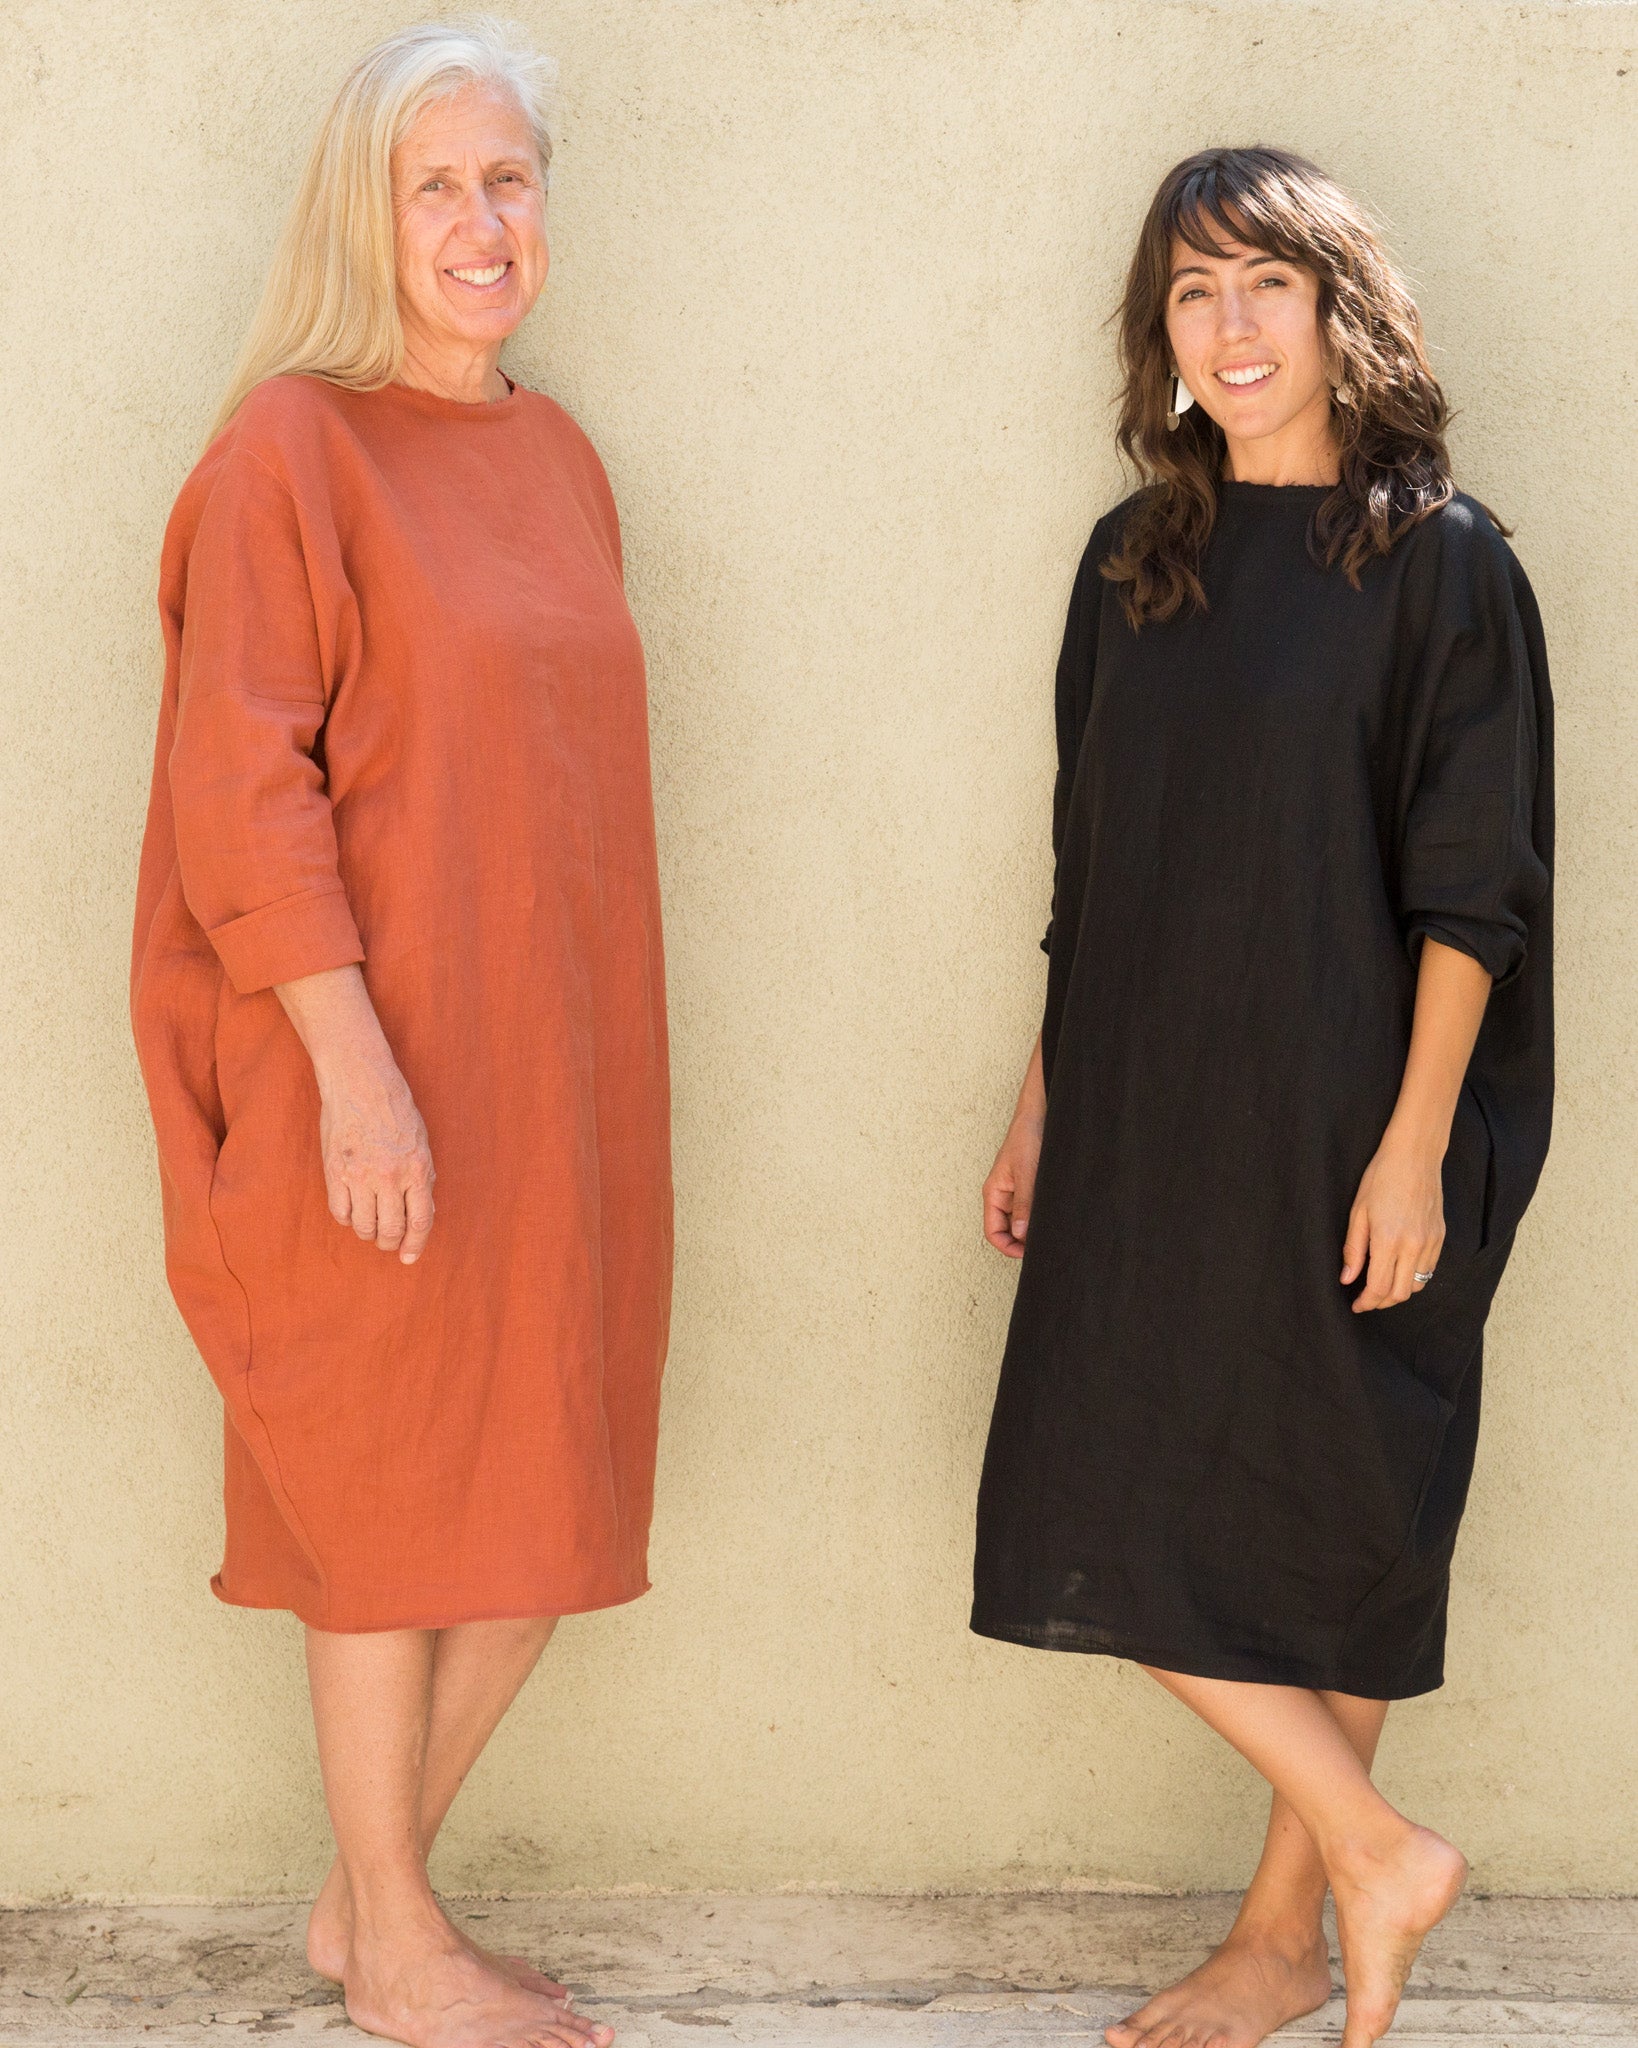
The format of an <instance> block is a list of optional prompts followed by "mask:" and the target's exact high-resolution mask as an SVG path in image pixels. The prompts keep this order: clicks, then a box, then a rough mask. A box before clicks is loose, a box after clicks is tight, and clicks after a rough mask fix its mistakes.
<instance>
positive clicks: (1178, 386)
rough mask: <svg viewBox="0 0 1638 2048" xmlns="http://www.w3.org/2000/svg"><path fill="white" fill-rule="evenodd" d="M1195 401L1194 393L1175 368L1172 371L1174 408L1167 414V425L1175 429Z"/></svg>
mask: <svg viewBox="0 0 1638 2048" xmlns="http://www.w3.org/2000/svg"><path fill="white" fill-rule="evenodd" d="M1193 403H1194V393H1193V392H1192V391H1191V390H1190V389H1189V387H1188V385H1187V384H1185V383H1184V382H1183V378H1182V375H1181V374H1180V372H1178V371H1176V370H1174V371H1173V372H1172V409H1171V411H1170V412H1169V413H1167V415H1166V425H1167V427H1168V428H1169V429H1171V430H1174V431H1175V429H1176V427H1177V423H1178V421H1179V420H1180V419H1181V418H1182V417H1183V415H1184V414H1185V413H1186V412H1187V411H1188V409H1189V407H1190V406H1191V405H1193Z"/></svg>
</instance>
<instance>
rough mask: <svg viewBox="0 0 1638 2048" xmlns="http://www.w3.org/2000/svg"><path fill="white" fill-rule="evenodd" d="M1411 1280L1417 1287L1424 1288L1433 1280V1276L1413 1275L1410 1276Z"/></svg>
mask: <svg viewBox="0 0 1638 2048" xmlns="http://www.w3.org/2000/svg"><path fill="white" fill-rule="evenodd" d="M1411 1278H1412V1279H1413V1280H1414V1281H1415V1282H1416V1284H1417V1286H1418V1287H1426V1285H1427V1284H1428V1282H1429V1281H1430V1280H1431V1279H1432V1278H1433V1275H1432V1274H1431V1273H1413V1274H1412V1275H1411Z"/></svg>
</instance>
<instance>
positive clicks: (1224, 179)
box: [1103, 146, 1506, 626]
mask: <svg viewBox="0 0 1638 2048" xmlns="http://www.w3.org/2000/svg"><path fill="white" fill-rule="evenodd" d="M1174 237H1178V238H1181V239H1182V240H1183V241H1184V242H1186V243H1187V244H1188V246H1189V247H1190V248H1191V249H1197V250H1199V251H1200V252H1201V254H1202V255H1207V256H1223V255H1226V254H1227V253H1228V251H1227V248H1226V247H1225V244H1227V243H1229V242H1238V243H1242V244H1244V245H1246V246H1248V247H1252V248H1255V249H1257V250H1260V251H1262V252H1263V253H1265V254H1267V255H1270V256H1278V257H1281V258H1282V259H1284V260H1285V261H1286V262H1288V263H1295V264H1300V265H1301V266H1302V267H1303V268H1304V269H1306V270H1308V271H1311V272H1312V273H1313V275H1314V276H1315V277H1316V278H1317V279H1318V280H1319V306H1318V313H1319V327H1320V336H1321V339H1322V342H1323V344H1324V346H1325V350H1326V354H1327V358H1328V367H1329V369H1330V373H1331V381H1332V383H1333V384H1340V385H1341V386H1342V387H1343V388H1344V390H1345V391H1346V393H1347V394H1348V399H1349V402H1348V403H1346V404H1343V403H1341V402H1339V401H1338V400H1336V399H1335V398H1333V400H1332V403H1331V417H1332V424H1333V427H1334V429H1335V432H1336V436H1337V441H1338V443H1339V445H1340V448H1341V453H1342V478H1341V481H1340V482H1339V483H1338V485H1337V487H1336V489H1335V490H1334V491H1332V493H1331V494H1330V496H1329V497H1328V498H1325V499H1324V500H1322V502H1321V504H1320V506H1319V509H1318V510H1317V512H1316V513H1315V515H1314V522H1313V527H1312V529H1311V532H1310V535H1309V546H1310V549H1311V550H1312V552H1313V554H1314V557H1315V559H1316V560H1317V561H1319V562H1322V563H1323V564H1324V565H1325V566H1326V567H1327V568H1340V569H1341V570H1342V573H1343V574H1344V575H1345V576H1346V577H1347V579H1348V581H1349V582H1350V583H1351V584H1353V585H1354V586H1355V588H1356V589H1357V588H1358V586H1359V578H1360V571H1361V570H1362V569H1363V568H1364V567H1365V565H1366V564H1367V563H1368V562H1369V561H1370V560H1371V559H1372V558H1373V557H1374V556H1377V555H1385V554H1387V553H1388V552H1389V551H1390V549H1391V548H1392V547H1393V546H1394V544H1395V542H1396V541H1398V540H1399V539H1400V538H1401V536H1402V535H1404V534H1405V533H1407V532H1409V530H1410V529H1411V527H1413V526H1415V525H1416V524H1417V523H1418V521H1420V520H1423V519H1426V518H1427V517H1428V515H1429V514H1430V513H1433V512H1437V511H1438V510H1439V508H1440V506H1442V505H1445V504H1448V503H1449V501H1450V499H1451V498H1452V497H1453V496H1454V494H1455V489H1456V486H1455V484H1454V483H1453V482H1452V480H1451V474H1450V457H1449V454H1448V453H1447V451H1446V448H1445V426H1446V423H1447V421H1448V419H1449V417H1450V411H1449V407H1448V406H1447V405H1446V403H1445V395H1444V393H1443V392H1442V391H1441V390H1440V388H1439V384H1438V380H1437V379H1436V378H1435V376H1434V374H1433V371H1432V370H1431V369H1430V368H1429V366H1428V359H1427V352H1426V350H1425V348H1424V347H1423V343H1422V321H1421V316H1420V315H1419V314H1418V312H1417V310H1416V302H1415V300H1414V299H1412V297H1411V295H1410V292H1409V290H1408V289H1407V287H1406V285H1405V282H1404V280H1403V278H1401V277H1400V275H1399V273H1398V271H1397V270H1396V269H1395V268H1394V266H1393V264H1392V263H1391V262H1390V261H1389V259H1388V256H1387V253H1386V251H1385V250H1384V249H1383V247H1382V243H1381V240H1380V238H1379V237H1378V234H1377V231H1376V229H1375V227H1374V226H1373V225H1372V223H1371V222H1370V221H1369V220H1368V219H1367V217H1366V216H1365V214H1364V213H1363V211H1362V210H1361V209H1360V208H1359V207H1358V206H1357V205H1355V203H1354V201H1353V200H1352V199H1350V198H1349V196H1348V195H1347V193H1346V192H1344V191H1343V190H1342V188H1341V186H1339V185H1338V184H1337V183H1336V182H1335V180H1334V179H1332V178H1330V177H1328V176H1327V175H1326V174H1325V172H1324V171H1322V170H1320V169H1318V167H1317V166H1316V165H1314V164H1311V163H1309V162H1308V161H1307V160H1306V159H1305V158H1303V157H1300V156H1293V155H1292V154H1291V152H1290V151H1289V150H1284V149H1269V148H1264V147H1261V146H1259V147H1256V148H1251V149H1206V150H1202V151H1200V153H1199V154H1198V155H1196V156H1191V157H1185V158H1184V160H1183V162H1182V163H1180V164H1177V165H1176V166H1175V167H1174V168H1173V169H1172V170H1170V171H1168V172H1167V174H1166V176H1165V177H1164V178H1163V179H1162V180H1161V184H1160V190H1159V191H1158V192H1157V193H1156V194H1155V197H1154V203H1153V204H1152V205H1151V206H1150V208H1149V213H1148V217H1147V219H1146V220H1145V221H1144V223H1143V231H1142V233H1141V234H1140V235H1139V237H1138V245H1137V249H1136V251H1135V252H1134V254H1133V257H1132V267H1131V269H1130V271H1129V272H1128V273H1127V279H1126V292H1125V296H1124V298H1123V299H1122V301H1121V305H1120V308H1119V311H1118V313H1117V316H1116V317H1117V319H1118V320H1119V323H1120V361H1121V369H1122V371H1123V372H1124V376H1125V388H1124V390H1123V391H1122V394H1121V401H1120V426H1119V429H1118V432H1117V437H1116V438H1117V439H1118V441H1119V443H1120V446H1121V450H1122V452H1123V453H1124V454H1125V456H1126V458H1127V460H1128V461H1129V462H1130V463H1131V464H1132V466H1133V467H1134V468H1135V469H1136V470H1137V473H1138V477H1139V481H1140V483H1141V484H1142V485H1143V486H1144V488H1143V489H1142V491H1141V492H1140V494H1139V497H1138V501H1137V503H1136V505H1135V506H1134V508H1133V510H1132V513H1131V514H1130V516H1129V517H1128V519H1127V521H1126V524H1125V529H1124V531H1123V533H1122V535H1121V538H1120V541H1119V543H1118V545H1117V547H1116V549H1115V552H1114V553H1113V554H1112V555H1111V556H1110V558H1109V560H1108V561H1107V562H1105V563H1104V565H1103V573H1104V575H1105V576H1107V577H1108V578H1109V579H1110V581H1111V582H1113V583H1117V584H1121V585H1123V586H1124V588H1123V589H1122V592H1121V603H1122V605H1123V607H1124V609H1125V612H1126V616H1127V617H1128V618H1129V619H1130V620H1131V622H1132V624H1133V625H1134V626H1141V625H1142V624H1143V622H1144V621H1145V620H1146V619H1169V618H1171V617H1172V616H1173V614H1174V613H1176V612H1178V611H1181V610H1183V609H1184V608H1185V607H1190V608H1197V609H1200V610H1204V608H1205V603H1206V594H1205V590H1204V588H1203V587H1202V585H1201V582H1200V557H1201V553H1202V551H1203V549H1204V548H1205V545H1206V541H1207V539H1208V538H1209V537H1210V534H1211V530H1212V525H1213V522H1214V521H1215V519H1216V517H1217V486H1218V479H1219V478H1220V477H1221V476H1222V474H1223V465H1224V459H1225V442H1224V438H1223V430H1222V428H1221V427H1220V426H1218V424H1217V422H1216V421H1215V420H1213V419H1211V418H1209V417H1208V415H1207V413H1206V410H1205V408H1204V406H1201V405H1198V404H1196V405H1194V406H1192V407H1191V408H1190V409H1189V410H1188V411H1187V412H1185V413H1184V414H1183V416H1182V418H1181V419H1180V420H1177V421H1176V424H1175V425H1174V426H1172V427H1170V428H1168V415H1169V414H1170V411H1171V400H1172V367H1173V363H1172V349H1171V343H1170V341H1169V340H1168V339H1167V335H1166V306H1167V300H1168V298H1169V296H1170V291H1171V273H1172V244H1173V238H1174ZM1503 531H1504V532H1505V531H1506V529H1505V528H1503Z"/></svg>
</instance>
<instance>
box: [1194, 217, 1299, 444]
mask: <svg viewBox="0 0 1638 2048" xmlns="http://www.w3.org/2000/svg"><path fill="white" fill-rule="evenodd" d="M1222 246H1223V250H1224V253H1223V254H1222V255H1221V256H1206V255H1202V254H1201V252H1200V251H1199V250H1198V249H1194V248H1191V247H1190V246H1189V244H1188V243H1187V242H1185V241H1184V240H1183V239H1182V237H1181V236H1178V237H1175V238H1174V239H1173V242H1172V273H1171V284H1170V286H1169V289H1168V292H1167V299H1166V333H1167V337H1168V339H1169V340H1170V342H1171V345H1172V354H1173V356H1174V357H1175V358H1176V361H1177V367H1178V370H1179V371H1180V372H1181V374H1182V378H1183V382H1184V383H1185V384H1186V385H1187V386H1188V388H1189V390H1190V391H1191V392H1193V394H1194V397H1195V400H1196V402H1197V403H1198V404H1200V405H1201V406H1203V407H1204V408H1205V410H1206V411H1207V412H1208V413H1209V414H1210V415H1211V417H1212V418H1213V419H1214V420H1215V421H1216V422H1217V424H1218V425H1219V426H1220V427H1221V428H1222V429H1223V432H1224V433H1225V434H1226V435H1227V436H1228V438H1229V440H1230V442H1231V443H1233V442H1249V441H1261V440H1264V439H1266V438H1267V436H1269V435H1270V434H1278V433H1281V432H1282V431H1283V430H1284V429H1286V428H1288V427H1291V426H1292V425H1293V423H1294V422H1297V421H1298V420H1304V423H1305V425H1307V426H1310V427H1311V426H1313V425H1315V424H1318V420H1317V419H1316V420H1307V419H1305V416H1306V415H1309V414H1317V415H1318V416H1319V417H1320V418H1322V419H1323V421H1324V422H1325V423H1326V424H1328V423H1329V419H1330V405H1331V388H1330V380H1329V374H1328V364H1327V361H1326V349H1325V344H1324V341H1323V339H1322V337H1321V334H1320V327H1319V280H1318V279H1317V278H1316V277H1315V276H1314V273H1313V272H1312V271H1311V270H1305V269H1304V268H1303V266H1302V265H1301V264H1299V263H1290V262H1287V261H1286V259H1285V258H1284V257H1280V256H1270V255H1269V254H1268V253H1267V251H1266V250H1263V249H1254V248H1252V247H1250V246H1249V244H1246V243H1243V242H1226V243H1224V244H1223V245H1222Z"/></svg>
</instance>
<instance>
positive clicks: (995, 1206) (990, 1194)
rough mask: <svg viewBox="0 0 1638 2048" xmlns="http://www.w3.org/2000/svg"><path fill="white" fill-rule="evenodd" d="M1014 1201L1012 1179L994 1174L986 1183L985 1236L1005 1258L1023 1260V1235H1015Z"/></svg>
mask: <svg viewBox="0 0 1638 2048" xmlns="http://www.w3.org/2000/svg"><path fill="white" fill-rule="evenodd" d="M1013 1201H1014V1191H1013V1185H1012V1180H1011V1177H1010V1176H1007V1175H1002V1174H996V1173H992V1174H991V1175H990V1177H989V1179H988V1180H987V1181H985V1183H984V1235H985V1237H986V1239H987V1240H988V1241H989V1242H990V1243H991V1244H992V1245H994V1247H995V1249H996V1250H997V1251H998V1252H1000V1253H1001V1255H1002V1256H1003V1257H1004V1258H1008V1259H1021V1258H1022V1257H1023V1256H1024V1245H1023V1238H1022V1235H1021V1234H1020V1235H1018V1236H1015V1235H1014V1234H1013V1223H1014V1216H1015V1212H1014V1208H1013ZM1026 1223H1027V1219H1026Z"/></svg>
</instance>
